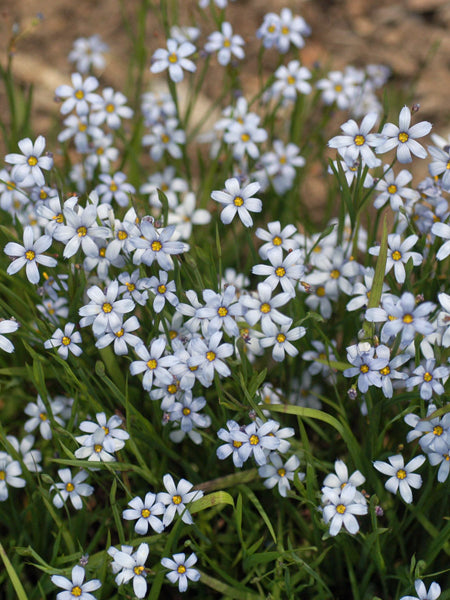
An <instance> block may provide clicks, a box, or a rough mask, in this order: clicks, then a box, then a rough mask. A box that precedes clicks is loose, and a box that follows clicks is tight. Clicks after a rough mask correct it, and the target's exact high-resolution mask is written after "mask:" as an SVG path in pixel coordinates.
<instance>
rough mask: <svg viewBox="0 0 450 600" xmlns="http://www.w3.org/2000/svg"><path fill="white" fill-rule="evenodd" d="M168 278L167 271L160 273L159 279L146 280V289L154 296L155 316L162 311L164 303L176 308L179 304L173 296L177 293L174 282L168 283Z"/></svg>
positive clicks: (154, 277)
mask: <svg viewBox="0 0 450 600" xmlns="http://www.w3.org/2000/svg"><path fill="white" fill-rule="evenodd" d="M168 278H169V275H168V274H167V271H160V272H159V278H158V277H156V276H152V277H150V279H149V280H148V284H147V285H148V289H149V290H150V291H151V292H153V293H154V294H155V299H154V300H153V310H154V311H155V313H157V314H159V313H160V312H161V311H162V310H163V308H164V306H165V304H166V301H167V302H169V303H170V304H172V306H176V305H177V304H178V303H179V300H178V298H177V297H176V295H175V292H176V291H177V289H176V286H175V281H168Z"/></svg>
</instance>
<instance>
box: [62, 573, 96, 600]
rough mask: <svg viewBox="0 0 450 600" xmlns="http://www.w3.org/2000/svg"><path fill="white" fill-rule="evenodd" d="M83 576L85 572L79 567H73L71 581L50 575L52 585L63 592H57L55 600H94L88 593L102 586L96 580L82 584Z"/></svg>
mask: <svg viewBox="0 0 450 600" xmlns="http://www.w3.org/2000/svg"><path fill="white" fill-rule="evenodd" d="M85 575H86V572H85V570H84V569H83V567H80V566H79V565H75V567H74V568H73V569H72V580H70V579H67V577H63V576H62V575H52V576H51V580H52V583H53V584H54V585H56V586H57V587H60V588H62V589H63V590H64V592H59V593H58V594H57V595H56V600H73V599H74V598H77V599H78V600H95V597H94V596H93V595H92V594H90V593H89V592H93V591H94V590H98V588H99V587H101V585H102V584H101V582H100V581H99V580H98V579H91V580H90V581H86V583H83V581H84V577H85Z"/></svg>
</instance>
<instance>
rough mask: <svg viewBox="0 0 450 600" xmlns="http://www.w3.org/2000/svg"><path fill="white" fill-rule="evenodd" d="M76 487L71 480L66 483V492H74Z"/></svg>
mask: <svg viewBox="0 0 450 600" xmlns="http://www.w3.org/2000/svg"><path fill="white" fill-rule="evenodd" d="M74 489H75V486H74V485H73V483H71V482H70V481H69V483H66V492H73V490H74Z"/></svg>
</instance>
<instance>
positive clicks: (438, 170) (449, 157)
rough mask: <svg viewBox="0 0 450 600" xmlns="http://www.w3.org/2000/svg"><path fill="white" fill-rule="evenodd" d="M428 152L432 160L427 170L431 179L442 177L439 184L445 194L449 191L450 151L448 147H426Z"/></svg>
mask: <svg viewBox="0 0 450 600" xmlns="http://www.w3.org/2000/svg"><path fill="white" fill-rule="evenodd" d="M428 152H429V153H430V154H431V156H432V157H433V158H434V160H433V161H432V162H430V164H429V165H428V170H429V172H430V175H431V176H432V177H436V176H438V175H442V179H441V184H442V187H443V189H444V190H445V191H446V192H449V191H450V169H449V166H448V165H449V164H450V151H449V147H448V145H447V146H446V148H445V149H442V148H436V146H428Z"/></svg>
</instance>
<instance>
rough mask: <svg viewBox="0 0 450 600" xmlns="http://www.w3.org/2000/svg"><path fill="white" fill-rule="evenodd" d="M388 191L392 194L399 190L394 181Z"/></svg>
mask: <svg viewBox="0 0 450 600" xmlns="http://www.w3.org/2000/svg"><path fill="white" fill-rule="evenodd" d="M387 191H388V192H389V193H390V194H395V193H396V192H397V186H396V185H394V184H393V183H391V185H390V186H389V187H388V189H387Z"/></svg>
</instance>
